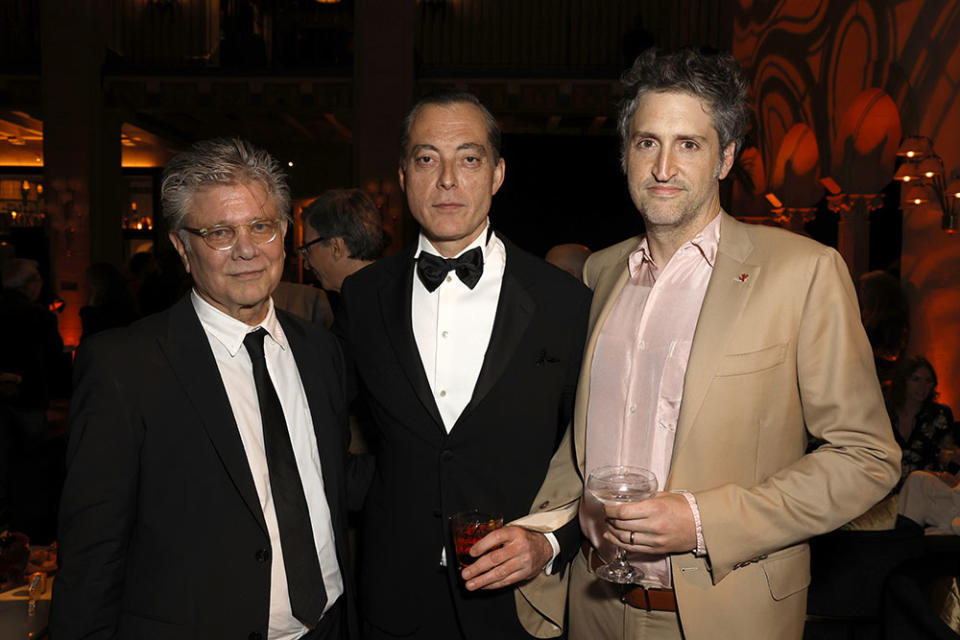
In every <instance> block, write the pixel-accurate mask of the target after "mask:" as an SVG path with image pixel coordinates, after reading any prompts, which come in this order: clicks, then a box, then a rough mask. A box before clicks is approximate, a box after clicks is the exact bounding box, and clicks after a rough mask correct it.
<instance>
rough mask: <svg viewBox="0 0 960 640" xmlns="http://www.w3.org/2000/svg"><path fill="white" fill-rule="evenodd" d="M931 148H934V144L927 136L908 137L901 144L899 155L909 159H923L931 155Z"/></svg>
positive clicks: (898, 150)
mask: <svg viewBox="0 0 960 640" xmlns="http://www.w3.org/2000/svg"><path fill="white" fill-rule="evenodd" d="M931 147H933V144H932V143H931V142H930V138H928V137H926V136H907V137H906V138H904V139H903V142H902V143H900V148H899V149H897V155H898V156H905V157H907V158H916V157H918V156H919V157H921V158H922V157H924V156H926V155H928V154H929V153H930V149H931Z"/></svg>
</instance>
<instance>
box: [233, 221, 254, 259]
mask: <svg viewBox="0 0 960 640" xmlns="http://www.w3.org/2000/svg"><path fill="white" fill-rule="evenodd" d="M232 252H233V255H234V257H236V258H243V259H248V258H252V257H254V256H256V255H257V254H258V253H259V252H260V245H258V244H257V243H256V242H254V241H253V237H252V236H251V235H250V229H249V228H248V227H237V241H236V242H235V243H234V244H233V249H232Z"/></svg>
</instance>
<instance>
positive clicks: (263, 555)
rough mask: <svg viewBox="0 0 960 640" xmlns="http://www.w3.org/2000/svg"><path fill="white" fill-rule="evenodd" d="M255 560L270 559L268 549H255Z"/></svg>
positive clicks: (263, 560)
mask: <svg viewBox="0 0 960 640" xmlns="http://www.w3.org/2000/svg"><path fill="white" fill-rule="evenodd" d="M256 558H257V562H266V561H267V560H269V559H270V551H269V550H268V549H257V554H256ZM251 635H252V634H251Z"/></svg>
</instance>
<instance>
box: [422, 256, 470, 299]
mask: <svg viewBox="0 0 960 640" xmlns="http://www.w3.org/2000/svg"><path fill="white" fill-rule="evenodd" d="M451 271H456V272H457V277H458V278H460V280H461V282H463V284H465V285H467V286H468V287H470V288H471V289H473V288H474V287H475V286H477V283H478V282H480V276H482V275H483V251H481V250H480V247H474V248H473V249H470V251H467V252H466V253H464V254H463V255H461V256H460V257H458V258H441V257H440V256H435V255H433V254H432V253H427V252H426V251H421V252H420V257H418V258H417V275H418V276H420V281H421V282H422V283H423V286H425V287H426V288H427V291H430V292H433V291H434V290H435V289H436V288H437V287H439V286H440V283H441V282H443V279H444V278H446V277H447V274H448V273H449V272H451Z"/></svg>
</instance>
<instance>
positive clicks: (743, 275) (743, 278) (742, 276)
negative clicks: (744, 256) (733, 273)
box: [737, 273, 750, 282]
mask: <svg viewBox="0 0 960 640" xmlns="http://www.w3.org/2000/svg"><path fill="white" fill-rule="evenodd" d="M749 277H750V274H749V273H741V274H740V275H739V276H737V280H738V281H739V282H746V281H747V278H749Z"/></svg>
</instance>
